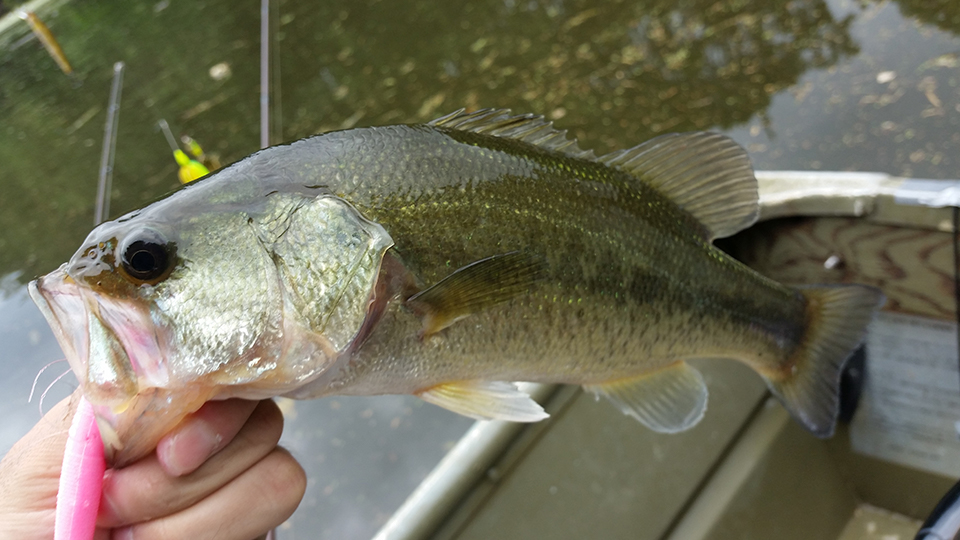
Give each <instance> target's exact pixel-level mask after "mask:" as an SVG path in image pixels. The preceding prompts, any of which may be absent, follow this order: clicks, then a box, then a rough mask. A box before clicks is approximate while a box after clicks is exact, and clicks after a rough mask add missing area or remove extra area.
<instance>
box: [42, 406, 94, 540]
mask: <svg viewBox="0 0 960 540" xmlns="http://www.w3.org/2000/svg"><path fill="white" fill-rule="evenodd" d="M105 469H106V460H105V459H104V455H103V441H102V440H101V439H100V430H99V428H97V421H96V418H95V417H94V415H93V408H92V407H91V406H90V402H88V401H87V400H86V398H83V397H81V398H80V405H79V406H77V413H76V415H74V417H73V422H72V423H71V424H70V431H69V433H68V434H67V448H66V450H65V451H64V453H63V467H62V468H61V470H60V488H59V490H58V491H57V513H56V521H55V522H54V532H53V537H54V540H90V539H92V538H93V533H94V530H95V529H96V525H97V510H98V509H99V508H100V492H101V490H102V488H103V472H104V470H105Z"/></svg>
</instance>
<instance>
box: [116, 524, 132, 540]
mask: <svg viewBox="0 0 960 540" xmlns="http://www.w3.org/2000/svg"><path fill="white" fill-rule="evenodd" d="M110 539H111V540H133V527H132V526H127V527H121V528H119V529H114V530H113V532H111V533H110Z"/></svg>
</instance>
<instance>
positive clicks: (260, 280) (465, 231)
mask: <svg viewBox="0 0 960 540" xmlns="http://www.w3.org/2000/svg"><path fill="white" fill-rule="evenodd" d="M757 209H758V206H757V182H756V179H755V178H754V175H753V170H752V168H751V165H750V162H749V159H748V157H747V155H746V153H745V152H744V151H743V149H742V148H740V147H739V146H738V145H737V144H736V143H734V142H733V141H731V140H730V139H728V138H726V137H724V136H721V135H717V134H710V133H687V134H673V135H665V136H662V137H658V138H656V139H653V140H651V141H648V142H646V143H643V144H641V145H639V146H637V147H635V148H632V149H629V150H623V151H618V152H614V153H612V154H609V155H606V156H603V157H599V158H598V157H595V156H594V155H593V153H592V152H590V151H584V150H581V149H580V148H579V147H578V145H577V143H576V142H575V141H574V140H571V139H568V138H567V137H566V135H565V133H564V132H562V131H557V130H555V129H554V128H553V127H552V125H551V124H550V123H548V122H546V121H545V120H544V119H543V118H542V117H539V116H533V115H520V116H511V115H510V113H509V111H503V110H482V111H477V112H473V113H465V112H462V111H458V112H456V113H453V114H450V115H447V116H445V117H443V118H440V119H437V120H435V121H433V122H430V123H428V124H423V125H399V126H388V127H373V128H364V129H353V130H348V131H340V132H333V133H327V134H324V135H319V136H316V137H311V138H308V139H304V140H300V141H297V142H294V143H292V144H289V145H285V146H278V147H273V148H268V149H266V150H263V151H260V152H258V153H256V154H254V155H252V156H250V157H248V158H246V159H244V160H241V161H239V162H237V163H235V164H233V165H231V166H229V167H227V168H225V169H221V170H220V171H218V172H216V173H215V174H212V175H210V176H208V177H206V178H204V179H202V180H200V181H197V182H195V183H194V184H191V185H188V186H186V187H185V188H183V189H181V190H180V191H178V192H176V193H174V194H173V195H171V196H169V197H168V198H166V199H163V200H161V201H159V202H156V203H154V204H152V205H150V206H147V207H146V208H143V209H141V210H137V211H135V212H132V213H129V214H127V215H125V216H123V217H121V218H119V219H117V220H115V221H111V222H107V223H104V224H102V225H100V226H98V227H97V228H96V229H94V230H93V232H91V233H90V235H89V236H88V237H87V239H86V241H84V243H83V245H82V246H81V248H80V250H79V251H77V253H76V254H75V255H74V256H73V257H72V258H71V260H70V261H69V262H67V263H65V264H64V265H63V266H61V267H60V268H59V269H58V270H56V271H54V272H52V273H51V274H48V275H46V276H44V277H42V278H40V279H37V280H36V281H34V282H32V283H31V284H30V293H31V295H32V297H33V299H34V300H35V301H36V303H37V305H38V306H39V307H40V309H41V310H42V311H43V313H44V315H45V316H46V318H47V320H48V321H49V323H50V325H51V326H52V327H53V329H54V332H55V334H56V335H57V338H58V340H59V342H60V345H61V347H62V348H63V350H64V352H65V354H66V356H67V359H68V360H69V362H70V365H71V367H72V368H73V370H74V371H75V372H76V375H77V376H78V378H79V379H80V381H81V384H82V389H83V392H84V394H85V395H86V397H87V399H88V400H89V401H90V402H91V403H92V404H93V405H94V409H95V411H96V414H97V417H98V422H99V425H100V428H101V431H102V433H103V436H104V440H105V441H106V442H107V444H108V446H109V450H110V451H111V453H112V462H113V464H114V465H115V466H122V465H124V464H126V463H129V462H131V461H132V460H135V459H137V458H139V457H140V456H142V455H145V454H146V453H148V452H150V451H151V450H152V449H153V447H154V446H155V444H156V442H157V441H158V440H159V438H160V437H161V436H162V435H163V434H164V433H165V432H166V431H168V430H169V429H171V428H172V427H173V426H174V425H176V423H177V422H179V421H180V420H181V419H182V418H183V417H184V416H185V415H187V414H189V413H190V412H192V411H194V410H196V409H197V408H199V407H200V405H201V404H202V403H203V402H205V401H207V400H210V399H224V398H228V397H243V398H251V399H259V398H266V397H270V396H277V395H285V396H290V397H294V398H315V397H320V396H327V395H337V394H339V395H377V394H413V395H416V396H419V397H421V398H423V399H424V400H426V401H428V402H430V403H434V404H436V405H439V406H441V407H445V408H447V409H450V410H452V411H456V412H458V413H461V414H465V415H468V416H471V417H474V418H485V419H489V418H496V419H505V420H513V421H521V422H526V421H536V420H540V419H542V418H544V417H545V416H546V414H545V413H544V411H543V410H542V409H541V408H540V406H539V405H538V404H537V403H536V402H534V401H533V400H532V399H530V397H529V396H527V395H526V394H524V393H522V392H520V391H519V390H518V389H517V388H516V387H515V386H514V385H513V384H512V382H511V381H533V382H547V383H567V384H579V385H583V387H584V388H586V389H587V390H589V391H591V392H594V393H596V394H598V395H603V396H606V397H607V398H609V399H610V400H611V401H612V402H613V403H614V405H616V406H617V407H618V408H620V410H622V411H623V412H624V413H626V414H629V415H631V416H633V417H635V418H636V419H637V420H639V421H640V422H642V423H643V424H645V425H646V426H647V427H649V428H651V429H654V430H656V431H659V432H677V431H682V430H685V429H688V428H690V427H691V426H693V425H694V424H696V423H697V422H698V421H699V420H700V418H701V417H702V416H703V414H704V411H705V409H706V403H707V387H706V385H705V384H704V381H703V378H702V377H701V375H700V373H699V372H698V371H697V370H696V369H695V368H693V367H691V366H690V365H689V364H688V363H687V362H686V361H687V360H690V359H696V358H725V359H733V360H739V361H742V362H745V363H746V364H748V365H749V366H750V367H752V368H753V369H754V370H756V371H757V372H758V373H759V374H760V375H761V376H762V377H763V378H764V379H765V380H766V382H767V384H768V385H769V387H770V389H771V390H772V391H773V393H774V394H775V395H776V396H777V397H778V398H780V400H781V401H782V402H783V404H784V405H785V406H786V408H787V409H789V411H790V412H791V413H792V414H793V416H794V417H795V418H796V419H797V420H798V421H799V422H800V423H802V424H803V425H804V426H805V427H806V428H807V429H808V430H810V431H811V432H813V433H814V434H815V435H818V436H829V435H831V434H832V433H833V430H834V424H835V421H836V420H835V419H836V416H837V407H838V406H837V403H838V399H837V391H838V388H837V387H838V382H839V378H840V370H841V368H842V366H843V364H844V362H845V360H846V358H847V357H848V356H849V355H850V354H851V352H852V351H853V350H854V349H855V348H856V347H857V346H858V344H859V343H860V342H861V339H862V338H863V336H864V333H865V329H866V326H867V324H868V323H869V322H870V320H871V317H872V315H873V312H874V310H875V308H877V307H878V305H879V304H880V303H882V301H883V296H882V294H881V293H880V292H879V291H878V290H876V289H873V288H870V287H865V286H858V285H849V286H832V287H830V286H827V287H814V288H800V289H798V288H791V287H787V286H785V285H782V284H780V283H777V282H775V281H773V280H770V279H767V278H765V277H763V276H761V275H759V274H757V273H756V272H754V271H752V270H750V269H749V268H747V267H745V266H744V265H742V264H740V263H738V262H737V261H735V260H733V259H732V258H730V257H729V256H727V255H726V254H724V253H723V252H722V251H720V250H718V249H716V248H715V247H714V246H713V245H712V243H711V242H712V240H713V239H714V238H718V237H723V236H728V235H731V234H733V233H735V232H737V231H739V230H741V229H743V228H745V227H747V226H749V225H750V224H752V223H753V222H754V221H755V220H756V217H757Z"/></svg>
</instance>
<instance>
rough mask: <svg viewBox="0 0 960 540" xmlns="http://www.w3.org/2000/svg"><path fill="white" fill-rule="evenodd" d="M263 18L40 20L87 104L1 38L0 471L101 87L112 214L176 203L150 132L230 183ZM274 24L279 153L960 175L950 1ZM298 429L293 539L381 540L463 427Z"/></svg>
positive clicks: (16, 426)
mask: <svg viewBox="0 0 960 540" xmlns="http://www.w3.org/2000/svg"><path fill="white" fill-rule="evenodd" d="M255 4H256V3H254V2H241V3H235V2H223V1H209V2H202V3H201V2H190V1H185V0H160V1H157V2H153V3H149V2H147V3H144V2H123V3H119V2H109V1H106V0H102V1H87V2H76V3H69V2H67V3H59V5H55V4H49V6H51V7H48V8H45V9H44V10H38V11H39V15H40V16H41V17H42V18H43V20H44V21H45V22H46V23H47V25H48V26H49V27H50V28H51V30H52V31H53V32H54V34H55V35H56V37H57V39H58V40H59V41H60V43H61V46H62V47H63V50H64V53H65V54H66V56H67V57H68V58H69V59H70V62H71V63H72V64H73V67H74V69H75V73H76V77H77V79H78V81H79V82H80V83H81V84H79V85H77V84H75V83H74V81H71V80H70V79H68V78H66V77H64V76H63V74H62V73H61V72H60V70H59V69H58V68H57V66H56V64H55V63H54V62H53V61H52V60H51V59H50V58H49V56H48V55H47V53H46V51H45V50H44V49H43V47H42V46H40V44H39V43H37V42H36V40H35V39H34V38H32V37H31V34H30V31H29V29H28V28H27V27H26V25H25V24H22V22H17V21H14V22H15V23H16V24H13V23H11V24H5V23H6V22H8V21H6V20H5V21H0V188H2V190H0V193H2V196H0V229H2V230H3V234H2V235H0V276H7V277H5V278H4V279H3V283H2V287H0V290H2V291H3V292H2V293H0V340H2V342H3V343H5V347H4V349H3V351H2V352H0V368H2V369H4V370H5V372H6V373H8V374H9V375H8V377H6V378H5V379H4V380H5V382H4V384H5V385H6V387H5V388H3V389H2V390H3V392H4V394H3V395H8V396H9V395H13V396H15V397H14V398H8V399H6V400H5V401H2V402H0V413H4V414H5V418H7V419H9V420H6V421H5V423H4V427H3V430H2V432H0V433H2V436H3V439H2V440H0V449H3V450H5V449H6V448H9V446H10V445H11V444H12V443H13V441H14V440H16V438H18V437H19V436H20V435H22V433H23V432H25V431H26V429H28V427H29V426H30V425H32V423H34V422H35V421H36V419H37V414H38V413H37V412H36V409H35V405H33V404H30V405H28V404H26V403H24V402H25V400H26V395H27V393H28V392H29V387H30V384H31V382H32V380H33V376H34V375H35V374H36V372H37V370H38V369H39V368H40V367H42V366H43V365H44V364H46V363H48V362H49V361H51V360H54V359H56V358H59V357H61V354H60V353H59V352H58V350H57V347H56V345H55V344H54V343H53V341H52V336H51V335H50V333H49V330H48V329H47V328H46V325H45V324H44V323H43V321H42V318H41V317H40V315H39V313H38V312H37V311H36V309H35V308H33V307H32V305H31V304H30V302H29V301H28V300H27V297H26V295H25V293H24V291H23V289H22V284H23V283H25V281H26V280H28V279H30V278H32V277H33V276H35V275H37V274H40V273H44V272H47V271H50V270H52V269H53V268H55V267H56V266H57V265H59V264H60V263H61V262H62V261H64V260H66V258H68V257H69V256H70V255H71V254H72V252H73V250H74V249H75V248H76V247H77V246H78V245H79V244H80V242H81V240H82V239H83V237H84V236H85V235H86V233H87V232H88V230H89V225H90V223H91V221H92V214H93V207H94V201H93V197H94V194H95V192H96V171H97V168H98V157H99V145H100V140H101V138H102V130H103V123H104V117H105V114H106V111H105V109H106V101H107V96H108V93H109V85H110V77H111V66H112V65H113V63H114V62H116V61H118V60H122V61H124V62H125V63H126V65H127V72H126V78H125V88H124V105H123V112H122V113H121V123H120V129H119V141H118V144H117V160H116V171H115V173H114V188H113V203H112V206H111V207H112V208H114V209H115V212H116V213H117V214H119V213H122V212H125V211H128V210H131V209H133V208H136V207H138V206H141V205H143V204H145V203H147V202H148V201H150V200H152V199H154V198H156V197H158V196H161V195H162V194H164V193H166V192H168V191H170V190H172V189H175V188H176V187H177V186H178V181H177V178H176V165H175V164H174V162H173V159H172V158H171V156H170V150H169V148H168V147H167V143H166V142H165V141H164V137H163V135H162V134H161V133H160V132H159V131H158V130H157V129H156V127H155V126H156V122H157V120H159V119H160V118H166V119H167V120H168V121H169V122H170V125H171V127H172V129H173V131H174V133H175V134H177V135H181V134H189V135H190V136H192V137H193V138H195V139H197V140H198V141H200V142H201V143H202V144H203V146H204V148H205V149H207V150H208V151H211V152H215V153H217V154H219V155H220V156H221V159H222V160H223V162H224V163H229V162H231V161H234V160H237V159H240V158H241V157H243V156H244V155H247V154H249V153H251V152H253V151H254V150H256V149H257V147H258V140H259V137H258V126H259V124H258V107H259V105H258V84H259V72H258V69H259V58H258V54H259V34H258V32H259V20H258V17H259V14H258V10H257V6H256V5H255ZM14 5H16V3H15V2H9V1H6V2H3V6H4V7H6V8H11V7H13V6H14ZM276 8H277V9H276V10H275V11H276V16H275V18H274V21H273V23H274V29H275V35H274V36H273V42H274V45H275V47H276V50H277V58H276V60H277V62H275V64H276V65H279V66H280V73H279V76H278V77H275V78H274V80H275V84H274V86H273V88H271V91H272V93H273V96H274V98H275V101H274V103H273V107H274V109H275V110H277V111H282V113H281V115H280V118H279V121H277V122H276V125H278V126H279V125H282V133H281V134H280V135H279V136H280V137H281V138H282V139H284V140H292V139H295V138H299V137H304V136H307V135H310V134H312V133H315V132H318V131H326V130H331V129H343V128H350V127H354V126H363V125H374V124H386V123H400V122H414V121H423V120H427V119H430V118H432V117H435V116H438V115H440V114H442V113H445V112H449V111H451V110H453V109H456V108H459V107H470V108H476V107H511V108H513V109H514V110H516V111H521V112H528V111H530V112H539V113H542V114H545V115H547V116H548V117H550V118H551V119H554V120H555V121H556V122H557V123H558V125H559V126H560V127H562V128H567V129H570V130H571V131H572V133H574V134H576V135H577V136H578V137H580V138H581V139H582V141H583V146H585V147H592V148H595V149H596V150H598V151H599V152H601V153H602V152H606V151H609V150H612V149H615V148H622V147H626V146H631V145H633V144H636V143H638V142H640V141H642V140H644V139H646V138H649V137H650V136H653V135H656V134H658V133H661V132H665V131H683V130H692V129H714V130H726V132H727V133H730V134H731V135H732V136H733V137H735V138H736V139H737V140H738V141H740V142H741V143H742V144H744V146H745V147H747V149H748V151H749V152H750V153H751V156H752V157H753V159H754V161H755V163H756V164H757V166H758V168H764V169H784V168H795V169H818V168H819V169H837V170H863V171H883V172H889V173H893V174H904V175H913V176H919V177H928V178H945V177H956V176H957V170H958V167H960V163H958V159H960V157H958V156H960V129H958V126H960V76H958V69H960V57H958V52H960V39H958V37H957V35H956V33H957V32H958V31H960V15H958V8H957V3H956V2H951V1H947V0H942V1H934V0H897V1H896V3H887V2H872V1H867V0H863V1H860V0H826V1H824V0H720V1H717V0H680V1H674V0H638V1H631V2H625V1H611V2H596V1H588V0H542V1H528V0H482V1H466V0H459V1H451V2H433V1H426V0H393V1H389V2H387V1H375V0H360V1H346V0H339V1H328V2H306V1H295V0H286V1H279V0H277V2H276ZM4 28H5V30H2V29H4ZM51 371H55V369H54V370H51ZM48 375H50V374H45V375H44V378H43V379H42V384H43V383H45V382H49V381H50V380H51V379H52V377H53V376H55V375H50V377H49V378H47V376H48ZM70 384H71V383H61V384H60V385H58V386H57V387H55V392H60V394H59V395H61V396H62V395H63V394H64V393H65V392H68V391H69V389H70ZM11 392H13V393H12V394H11ZM49 399H51V400H52V399H56V397H55V396H53V395H51V397H50V398H49ZM284 407H286V408H287V413H288V419H289V421H288V426H287V430H286V433H285V435H284V442H285V444H287V445H289V446H290V447H291V448H292V449H293V450H294V452H295V454H296V455H297V456H298V457H299V458H300V459H301V460H303V461H304V464H305V466H306V467H307V469H308V471H309V474H310V486H309V491H308V494H307V497H306V498H305V500H304V503H303V506H302V508H301V510H300V511H298V513H297V514H296V515H295V516H294V518H293V519H292V520H291V521H290V522H289V524H288V527H287V528H286V529H285V530H284V531H282V532H283V534H282V537H283V538H297V537H301V538H315V537H316V536H317V535H318V534H319V535H320V536H321V537H323V538H343V537H348V538H361V537H364V536H366V535H369V534H370V533H372V532H373V531H374V530H375V529H376V527H377V525H378V524H379V523H382V522H383V521H384V520H385V519H386V517H387V515H389V513H390V512H392V510H393V509H394V508H395V507H396V506H397V505H398V504H399V503H400V501H402V499H403V497H404V495H405V494H406V493H407V492H409V490H410V489H412V487H413V486H414V485H415V484H416V482H417V481H418V480H419V479H420V478H422V477H423V475H424V474H426V472H427V471H428V470H429V468H430V467H432V466H433V464H434V463H436V461H437V460H438V459H439V458H440V456H441V455H442V454H443V452H444V450H445V449H446V448H447V447H448V446H449V444H450V443H451V442H452V441H453V440H454V439H455V438H456V437H457V436H458V435H459V434H460V433H462V432H463V431H464V430H465V429H466V427H467V426H468V425H469V423H468V422H467V421H466V420H464V419H461V418H458V417H455V416H453V415H451V414H450V413H447V412H445V411H441V410H439V409H436V408H433V407H429V406H424V405H423V404H421V403H420V402H419V401H417V400H415V399H412V398H393V397H389V398H376V399H361V398H356V399H337V400H318V401H312V402H297V403H294V404H290V403H285V404H284ZM317 531H319V533H318V532H317Z"/></svg>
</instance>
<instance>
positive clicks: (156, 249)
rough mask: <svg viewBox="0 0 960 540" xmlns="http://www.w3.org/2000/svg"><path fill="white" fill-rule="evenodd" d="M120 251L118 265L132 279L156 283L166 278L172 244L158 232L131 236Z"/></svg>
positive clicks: (171, 258) (171, 254) (170, 259)
mask: <svg viewBox="0 0 960 540" xmlns="http://www.w3.org/2000/svg"><path fill="white" fill-rule="evenodd" d="M125 244H126V245H125V246H123V248H122V249H121V250H120V265H121V266H122V267H123V270H124V271H125V272H126V273H127V274H128V275H129V276H130V277H132V278H133V279H135V280H138V281H143V282H148V283H149V282H153V283H155V282H157V281H159V280H160V279H161V278H164V277H166V275H167V274H168V273H169V270H170V267H171V266H172V262H173V251H174V244H173V243H172V242H167V240H166V239H165V238H164V237H163V236H162V235H161V234H160V233H158V232H156V231H152V230H144V231H141V232H140V233H139V234H135V235H131V236H130V237H129V239H128V240H127V241H126V242H125Z"/></svg>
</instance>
